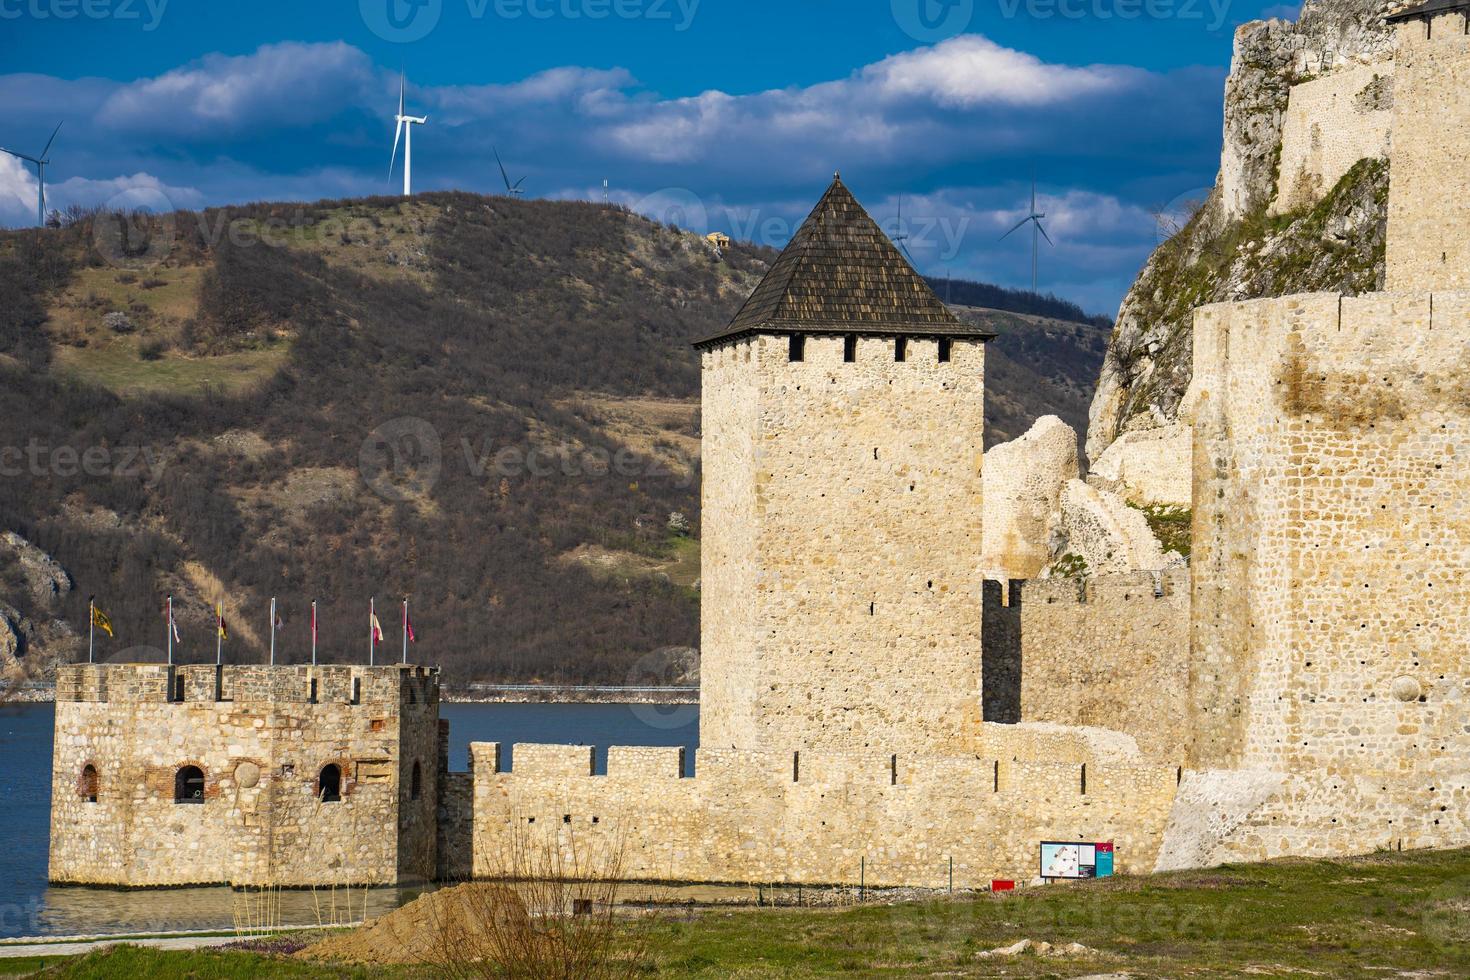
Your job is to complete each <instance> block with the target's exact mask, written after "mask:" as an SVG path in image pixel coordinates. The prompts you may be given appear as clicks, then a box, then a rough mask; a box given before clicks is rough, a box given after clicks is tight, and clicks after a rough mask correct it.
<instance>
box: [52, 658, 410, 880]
mask: <svg viewBox="0 0 1470 980" xmlns="http://www.w3.org/2000/svg"><path fill="white" fill-rule="evenodd" d="M438 701H439V690H438V672H437V670H432V669H426V668H420V667H397V666H394V667H375V668H369V667H347V666H325V667H265V666H225V667H215V666H213V665H209V666H165V665H162V664H105V665H104V664H96V665H91V664H77V665H68V666H64V667H62V668H60V669H59V670H58V674H57V691H56V740H55V750H54V757H53V766H52V809H51V852H50V877H51V880H53V881H57V882H75V883H86V884H106V885H128V886H147V885H182V884H213V883H231V884H237V885H264V884H273V885H312V884H320V885H333V884H347V883H353V884H367V883H373V884H383V883H389V882H396V881H400V880H404V879H411V878H428V877H431V876H432V875H433V874H434V870H435V838H436V819H435V802H436V799H437V796H438V772H439V766H438V764H437V753H436V746H435V742H436V733H437V718H438V711H439V706H438ZM328 764H331V765H336V766H338V767H339V768H340V771H341V777H342V778H341V800H340V802H324V801H323V800H321V799H320V798H319V797H318V780H319V776H320V773H321V771H322V769H323V767H324V766H326V765H328ZM89 766H90V767H91V769H92V770H93V771H95V773H96V780H95V785H96V798H95V801H93V800H92V799H91V798H90V792H89V789H90V787H89V785H88V783H89V780H88V779H87V778H86V777H84V772H86V771H87V767H89ZM184 766H196V767H198V768H199V769H200V770H202V772H203V775H204V788H203V801H202V802H200V803H179V802H175V781H176V776H177V774H178V771H179V770H180V769H181V768H182V767H184ZM415 768H416V769H417V780H415V777H414V772H415Z"/></svg>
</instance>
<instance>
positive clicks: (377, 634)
mask: <svg viewBox="0 0 1470 980" xmlns="http://www.w3.org/2000/svg"><path fill="white" fill-rule="evenodd" d="M369 615H370V616H371V617H372V621H373V624H372V625H373V643H374V644H375V645H376V644H378V643H382V642H383V627H382V626H380V625H379V624H378V614H377V613H369Z"/></svg>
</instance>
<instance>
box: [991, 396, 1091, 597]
mask: <svg viewBox="0 0 1470 980" xmlns="http://www.w3.org/2000/svg"><path fill="white" fill-rule="evenodd" d="M1077 472H1078V471H1077V434H1076V433H1075V432H1073V431H1072V427H1071V426H1069V425H1067V424H1066V423H1065V422H1063V421H1062V420H1061V419H1059V418H1057V417H1056V416H1055V415H1044V416H1042V417H1041V418H1039V419H1037V420H1036V422H1035V424H1033V425H1032V426H1031V429H1030V430H1029V431H1028V432H1027V433H1026V434H1025V435H1023V436H1021V437H1020V438H1019V439H1013V440H1011V441H1010V442H1003V443H1001V444H1000V445H998V446H995V447H992V448H991V449H990V450H989V451H988V452H987V453H986V454H985V468H984V492H985V503H984V507H985V521H984V525H983V526H984V531H983V535H984V538H983V545H982V549H981V553H982V557H981V565H982V567H983V569H984V571H985V577H986V578H988V579H998V580H1000V581H1006V580H1008V579H1028V578H1034V577H1035V576H1036V575H1037V573H1039V572H1040V571H1041V570H1042V568H1044V567H1045V566H1046V564H1047V562H1048V561H1049V560H1050V559H1051V551H1050V548H1049V547H1048V544H1047V542H1048V538H1049V535H1050V532H1051V528H1052V527H1053V526H1054V525H1055V524H1056V522H1057V519H1058V506H1059V504H1060V501H1061V495H1062V487H1063V485H1065V484H1066V483H1067V481H1068V480H1075V479H1077Z"/></svg>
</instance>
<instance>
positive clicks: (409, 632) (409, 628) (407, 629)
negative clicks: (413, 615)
mask: <svg viewBox="0 0 1470 980" xmlns="http://www.w3.org/2000/svg"><path fill="white" fill-rule="evenodd" d="M403 635H404V636H406V637H408V642H410V643H417V642H418V637H416V636H414V635H413V620H411V619H409V618H408V600H407V599H404V600H403Z"/></svg>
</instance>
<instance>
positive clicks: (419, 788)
mask: <svg viewBox="0 0 1470 980" xmlns="http://www.w3.org/2000/svg"><path fill="white" fill-rule="evenodd" d="M423 792H424V773H423V770H421V769H420V768H419V764H418V762H417V760H415V762H414V764H413V779H412V781H410V783H409V789H408V796H409V799H412V800H416V799H418V798H419V797H420V796H422V795H423Z"/></svg>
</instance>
